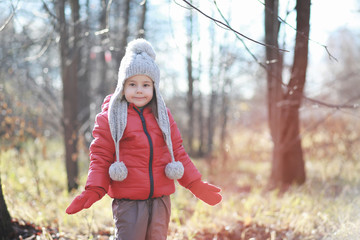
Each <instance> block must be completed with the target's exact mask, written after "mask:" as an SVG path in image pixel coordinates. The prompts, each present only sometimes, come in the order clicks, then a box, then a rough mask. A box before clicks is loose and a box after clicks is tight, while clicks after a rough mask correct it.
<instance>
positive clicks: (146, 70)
mask: <svg viewBox="0 0 360 240" xmlns="http://www.w3.org/2000/svg"><path fill="white" fill-rule="evenodd" d="M155 58H156V53H155V51H154V49H153V47H152V46H151V44H150V43H149V42H148V41H146V40H145V39H141V38H140V39H136V40H133V41H131V42H129V44H128V46H127V48H126V52H125V56H124V57H123V59H122V60H121V63H120V68H119V74H118V83H117V86H116V89H115V92H114V94H113V95H112V96H111V99H110V105H109V112H108V118H109V126H110V131H111V135H112V138H113V140H114V142H115V151H116V161H115V163H113V164H112V165H111V166H110V168H109V174H110V178H111V179H112V180H114V181H123V180H124V179H125V178H126V177H127V174H128V171H127V168H126V166H125V164H124V162H123V161H120V149H119V145H120V139H121V138H122V136H123V134H124V130H125V128H126V121H127V108H128V103H127V101H126V100H125V98H124V97H123V96H124V91H123V90H124V89H123V86H124V83H125V81H126V80H127V79H128V78H130V77H132V76H135V75H146V76H148V77H150V78H151V79H152V80H153V82H154V89H155V96H156V102H157V111H158V112H157V115H158V118H157V119H156V120H157V123H158V125H159V127H160V129H161V131H162V132H163V135H164V139H165V142H166V145H167V147H168V149H169V152H170V155H171V162H170V163H169V164H168V165H167V166H166V168H165V170H164V171H165V174H166V176H167V177H168V178H170V179H180V178H181V177H182V176H183V174H184V166H183V165H182V163H181V162H176V161H175V158H174V153H173V147H172V142H171V132H170V122H169V116H168V113H167V109H166V105H165V102H164V100H163V98H162V96H161V94H160V91H159V82H160V70H159V67H158V66H157V64H156V63H155Z"/></svg>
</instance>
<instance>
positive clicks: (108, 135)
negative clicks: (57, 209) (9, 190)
mask: <svg viewBox="0 0 360 240" xmlns="http://www.w3.org/2000/svg"><path fill="white" fill-rule="evenodd" d="M159 81H160V70H159V68H158V66H157V64H156V63H155V52H154V50H153V48H152V46H151V45H150V43H149V42H147V41H146V40H144V39H137V40H134V41H132V42H130V43H129V44H128V47H127V49H126V53H125V56H124V57H123V59H122V61H121V64H120V68H119V75H118V84H117V87H116V90H115V92H114V94H113V95H110V96H107V97H106V98H105V100H104V103H103V105H102V111H101V113H99V114H98V115H97V116H96V121H95V126H94V130H93V136H94V140H93V141H92V143H91V145H90V160H91V162H90V167H89V174H88V179H87V182H86V186H85V191H83V192H82V193H81V194H80V195H79V196H78V197H76V198H75V199H74V200H73V201H72V203H71V204H70V206H69V207H68V208H67V209H66V212H67V213H68V214H74V213H77V212H79V211H81V210H82V209H85V208H89V207H90V206H91V205H92V204H93V203H94V202H96V201H98V200H100V199H101V198H102V197H103V196H104V195H105V194H106V193H107V194H108V195H109V196H110V197H111V198H113V199H114V200H113V203H112V210H113V217H114V221H115V225H116V228H115V229H116V230H115V236H116V239H125V240H143V239H156V240H159V239H166V236H167V230H168V225H169V221H170V210H171V205H170V197H169V196H170V194H172V193H174V192H175V184H174V180H175V179H176V180H178V181H179V183H180V185H182V186H183V187H185V188H187V189H189V190H190V191H191V192H192V193H193V194H194V195H195V196H196V197H198V198H199V199H201V200H202V201H204V202H206V203H208V204H210V205H216V204H217V203H219V202H220V201H221V199H222V197H221V195H220V193H219V192H220V188H218V187H216V186H213V185H211V184H208V183H206V182H203V181H202V180H201V174H200V173H199V171H198V170H197V169H196V167H195V166H194V164H193V163H192V162H191V160H190V158H189V156H188V155H187V153H186V152H185V150H184V148H183V146H182V139H181V136H180V132H179V130H178V128H177V126H176V123H175V121H174V119H173V117H172V115H171V113H170V111H169V110H168V109H167V108H166V106H165V103H164V100H163V98H162V96H161V94H160V92H159Z"/></svg>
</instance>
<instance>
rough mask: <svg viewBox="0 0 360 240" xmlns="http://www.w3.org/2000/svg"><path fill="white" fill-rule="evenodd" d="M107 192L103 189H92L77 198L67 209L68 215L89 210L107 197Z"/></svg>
mask: <svg viewBox="0 0 360 240" xmlns="http://www.w3.org/2000/svg"><path fill="white" fill-rule="evenodd" d="M105 193H106V192H105V190H104V189H103V188H101V187H91V188H87V189H86V190H85V191H83V192H82V193H81V194H80V195H79V196H77V197H76V198H75V199H74V200H73V201H72V202H71V204H70V205H69V206H68V208H67V209H66V213H67V214H74V213H77V212H79V211H81V210H83V209H84V208H89V207H91V205H93V203H94V202H96V201H98V200H100V199H101V198H102V197H103V196H104V195H105Z"/></svg>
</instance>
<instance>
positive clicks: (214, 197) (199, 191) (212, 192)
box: [188, 180, 222, 206]
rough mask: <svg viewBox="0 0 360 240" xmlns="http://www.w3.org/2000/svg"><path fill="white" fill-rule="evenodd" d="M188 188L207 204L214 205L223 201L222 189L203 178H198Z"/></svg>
mask: <svg viewBox="0 0 360 240" xmlns="http://www.w3.org/2000/svg"><path fill="white" fill-rule="evenodd" d="M188 189H189V190H190V191H191V192H192V193H193V194H194V195H195V196H196V197H197V198H199V199H200V200H202V201H204V202H206V203H207V204H209V205H211V206H214V205H216V204H218V203H219V202H221V199H222V196H221V195H220V191H221V189H220V188H218V187H216V186H214V185H212V184H209V183H206V182H203V181H201V180H197V181H195V182H193V183H191V184H190V186H189V187H188Z"/></svg>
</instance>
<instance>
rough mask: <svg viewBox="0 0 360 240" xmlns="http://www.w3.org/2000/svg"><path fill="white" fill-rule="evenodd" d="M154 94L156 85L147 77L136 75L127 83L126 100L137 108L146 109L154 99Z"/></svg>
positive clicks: (125, 85)
mask: <svg viewBox="0 0 360 240" xmlns="http://www.w3.org/2000/svg"><path fill="white" fill-rule="evenodd" d="M153 92H154V83H153V81H152V80H151V78H149V77H148V76H146V75H135V76H132V77H130V78H128V79H127V80H126V81H125V84H124V94H125V98H126V100H127V101H128V102H129V103H133V104H135V106H137V107H144V106H145V105H146V104H148V103H149V102H150V101H151V99H152V97H153Z"/></svg>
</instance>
